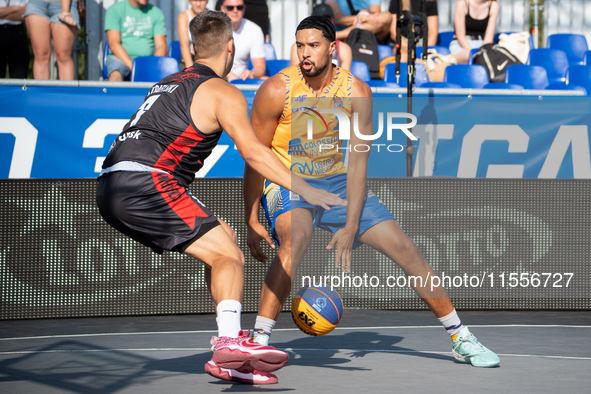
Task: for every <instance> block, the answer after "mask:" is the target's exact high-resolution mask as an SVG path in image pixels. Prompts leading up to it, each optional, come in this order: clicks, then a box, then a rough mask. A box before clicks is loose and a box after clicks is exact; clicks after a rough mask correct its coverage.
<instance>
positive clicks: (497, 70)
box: [472, 44, 523, 82]
mask: <svg viewBox="0 0 591 394" xmlns="http://www.w3.org/2000/svg"><path fill="white" fill-rule="evenodd" d="M472 63H473V64H479V65H481V66H484V67H485V68H486V71H487V72H488V79H489V80H490V81H491V82H505V70H507V67H509V66H513V65H515V64H523V63H521V62H520V61H519V59H517V58H516V57H515V56H513V55H512V54H511V52H509V51H508V50H506V49H505V48H502V47H500V46H498V45H496V44H485V45H483V46H481V47H480V49H479V50H478V52H476V53H475V54H474V56H473V57H472Z"/></svg>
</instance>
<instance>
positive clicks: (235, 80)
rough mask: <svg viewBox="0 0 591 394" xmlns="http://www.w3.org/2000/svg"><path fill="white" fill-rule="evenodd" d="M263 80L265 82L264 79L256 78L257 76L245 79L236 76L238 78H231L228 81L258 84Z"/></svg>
mask: <svg viewBox="0 0 591 394" xmlns="http://www.w3.org/2000/svg"><path fill="white" fill-rule="evenodd" d="M263 82H265V80H264V79H258V78H251V79H245V80H242V79H240V78H238V79H233V80H232V81H230V83H231V84H234V85H260V84H262V83H263Z"/></svg>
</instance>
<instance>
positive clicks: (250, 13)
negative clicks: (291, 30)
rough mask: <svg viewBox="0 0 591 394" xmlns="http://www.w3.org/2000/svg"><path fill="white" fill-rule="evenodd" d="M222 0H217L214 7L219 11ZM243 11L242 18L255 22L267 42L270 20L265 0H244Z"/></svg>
mask: <svg viewBox="0 0 591 394" xmlns="http://www.w3.org/2000/svg"><path fill="white" fill-rule="evenodd" d="M223 3H224V0H217V2H216V4H215V9H216V10H218V11H221V7H222V4H223ZM244 6H245V7H246V8H245V12H244V19H247V20H249V21H251V22H254V23H256V24H257V25H258V26H259V27H260V28H261V30H262V31H263V35H264V36H265V42H269V33H270V31H271V29H270V22H269V7H268V6H267V0H244Z"/></svg>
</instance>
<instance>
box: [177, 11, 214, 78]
mask: <svg viewBox="0 0 591 394" xmlns="http://www.w3.org/2000/svg"><path fill="white" fill-rule="evenodd" d="M206 7H207V0H189V9H188V10H185V11H183V12H181V13H180V14H179V16H178V19H177V30H178V34H179V44H180V47H181V54H182V60H183V62H184V63H185V67H191V66H192V65H193V56H194V54H195V51H194V50H193V44H192V43H191V32H190V31H189V22H191V20H192V19H193V18H195V17H196V16H197V15H198V14H200V13H201V12H203V11H205V10H206V9H207V8H206Z"/></svg>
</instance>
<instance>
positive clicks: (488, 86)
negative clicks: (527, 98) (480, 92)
mask: <svg viewBox="0 0 591 394" xmlns="http://www.w3.org/2000/svg"><path fill="white" fill-rule="evenodd" d="M482 88H483V89H517V90H523V86H521V85H517V84H514V83H505V82H491V83H487V84H486V85H484V86H483V87H482Z"/></svg>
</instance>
